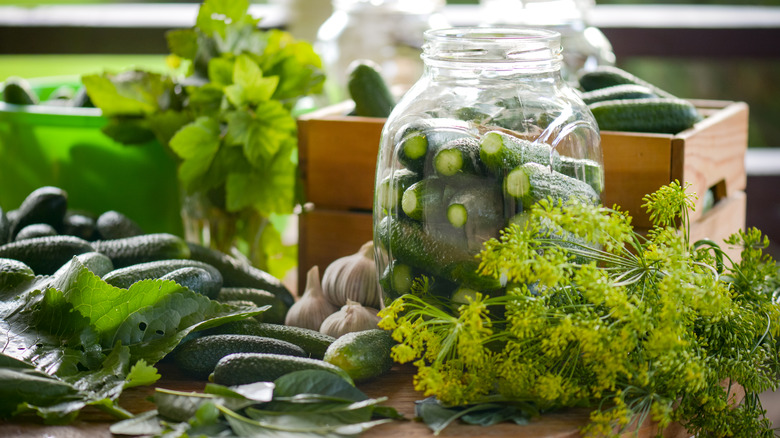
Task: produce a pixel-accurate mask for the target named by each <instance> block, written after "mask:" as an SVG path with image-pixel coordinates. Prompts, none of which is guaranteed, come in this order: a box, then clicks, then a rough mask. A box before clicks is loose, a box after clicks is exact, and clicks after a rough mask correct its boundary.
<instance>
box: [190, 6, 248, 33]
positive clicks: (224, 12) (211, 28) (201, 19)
mask: <svg viewBox="0 0 780 438" xmlns="http://www.w3.org/2000/svg"><path fill="white" fill-rule="evenodd" d="M248 9H249V1H248V0H205V1H204V2H203V4H201V6H200V9H199V10H198V17H197V19H196V22H195V26H196V27H197V28H198V29H199V30H200V31H201V32H203V33H205V34H207V35H210V34H212V33H214V32H216V33H217V34H219V35H222V36H224V35H225V29H226V27H227V26H228V24H229V23H231V22H236V21H240V20H241V19H242V18H243V17H244V16H245V15H246V13H247V10H248Z"/></svg>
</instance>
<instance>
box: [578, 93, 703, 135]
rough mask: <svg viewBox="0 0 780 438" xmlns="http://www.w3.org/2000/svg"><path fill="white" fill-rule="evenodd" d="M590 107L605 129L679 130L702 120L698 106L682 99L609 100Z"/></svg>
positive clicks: (669, 132) (659, 131) (662, 132)
mask: <svg viewBox="0 0 780 438" xmlns="http://www.w3.org/2000/svg"><path fill="white" fill-rule="evenodd" d="M588 107H589V108H590V111H591V112H592V113H593V117H595V118H596V122H598V124H599V129H601V130H602V131H630V132H653V133H659V134H676V133H678V132H681V131H684V130H686V129H688V128H690V127H692V126H693V125H694V124H695V123H696V122H698V121H699V120H701V115H700V114H699V111H698V110H697V109H696V107H695V106H693V104H692V103H690V102H688V101H686V100H682V99H670V98H655V99H632V100H606V101H603V102H597V103H594V104H592V105H588Z"/></svg>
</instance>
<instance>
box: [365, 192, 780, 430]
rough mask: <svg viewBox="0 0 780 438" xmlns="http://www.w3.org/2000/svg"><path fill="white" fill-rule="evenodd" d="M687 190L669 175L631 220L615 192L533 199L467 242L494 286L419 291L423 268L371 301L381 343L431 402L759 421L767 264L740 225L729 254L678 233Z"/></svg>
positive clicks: (773, 369) (773, 291) (626, 416)
mask: <svg viewBox="0 0 780 438" xmlns="http://www.w3.org/2000/svg"><path fill="white" fill-rule="evenodd" d="M693 196H694V195H690V194H688V193H686V187H685V186H682V185H680V184H679V183H677V182H674V183H672V184H670V185H668V186H664V187H663V188H661V189H660V190H659V191H657V192H656V193H653V194H651V195H648V196H646V197H645V199H644V201H645V204H644V207H646V208H647V209H648V212H649V213H650V218H651V220H652V221H653V223H654V226H653V228H652V230H651V231H650V232H649V233H647V234H646V235H642V234H640V233H639V232H637V231H636V230H634V229H633V227H632V226H631V217H630V216H628V215H627V214H626V213H624V212H622V211H620V210H619V209H618V208H617V207H615V208H607V207H604V206H598V205H589V204H582V203H578V202H576V201H571V202H565V203H564V202H560V201H557V200H552V199H548V200H543V201H541V202H539V203H537V204H536V205H534V206H533V207H532V208H531V210H530V211H529V212H527V214H526V217H525V219H524V220H523V221H522V223H516V224H513V225H510V226H509V227H507V228H506V229H505V230H503V231H502V233H501V236H500V238H497V239H492V240H490V241H488V242H486V243H485V245H484V249H483V250H482V251H481V253H480V254H479V255H478V257H479V260H480V271H481V273H482V274H483V275H486V276H492V277H494V278H497V279H500V280H501V282H502V284H504V285H505V286H506V287H505V290H504V291H503V293H495V292H491V293H490V294H487V293H475V294H473V295H471V296H469V298H468V299H467V303H466V304H458V303H455V302H452V301H448V300H447V299H442V298H441V297H436V296H433V295H432V294H428V293H427V290H428V288H429V286H430V284H429V279H427V278H424V277H423V278H420V279H418V280H417V281H416V283H415V287H414V288H413V292H412V293H411V294H407V295H404V296H402V297H400V298H398V299H396V300H395V301H393V302H392V303H391V304H390V305H389V306H388V307H387V308H385V309H384V310H383V311H382V312H381V313H380V316H382V321H381V323H380V326H381V327H383V328H385V329H388V330H392V331H393V336H394V338H395V339H396V340H397V341H398V342H399V344H398V345H397V346H396V347H394V349H393V358H394V359H395V360H396V361H398V362H401V363H404V362H412V363H414V365H415V366H416V367H417V374H416V375H415V377H414V385H415V389H417V390H419V391H422V392H423V393H424V395H425V396H435V397H436V398H437V399H438V401H439V402H440V403H441V404H443V405H445V406H465V405H474V404H479V403H487V402H490V403H496V402H507V403H515V404H517V403H526V404H528V405H529V406H534V409H538V410H539V411H542V412H543V411H545V410H549V409H558V408H564V407H574V406H588V407H590V408H591V409H592V413H591V416H590V422H589V424H588V425H587V426H585V427H584V429H583V433H584V434H585V435H586V436H590V437H601V436H617V435H618V434H619V433H621V432H622V431H625V430H626V429H628V428H630V427H633V426H636V425H638V424H641V423H642V422H643V421H645V420H646V419H648V418H650V419H652V420H654V421H656V422H657V423H658V425H659V427H660V429H661V430H662V429H663V428H665V427H667V426H668V425H669V424H671V423H672V422H679V423H681V424H682V425H683V426H685V427H686V428H687V430H688V431H689V432H690V433H692V434H697V433H698V434H700V435H701V436H703V435H706V436H739V437H764V436H766V437H769V436H773V431H772V430H771V423H770V422H769V421H768V420H766V419H765V417H764V411H763V408H762V407H761V403H760V400H759V399H758V394H759V393H760V392H762V391H766V390H769V389H775V388H777V380H778V379H777V376H778V375H780V374H778V373H779V372H780V356H778V333H779V332H778V328H779V327H780V306H778V295H780V280H778V278H779V277H778V268H777V265H776V263H775V262H774V260H772V258H771V257H769V256H768V255H765V254H763V250H764V249H765V248H766V247H767V245H768V239H767V238H766V237H765V236H763V235H762V234H761V232H760V231H758V230H756V229H750V230H748V231H742V230H740V231H739V232H738V233H736V234H734V235H732V236H731V237H730V238H729V239H727V241H725V242H724V244H725V245H731V246H736V247H740V248H742V251H741V256H740V260H739V261H734V260H731V259H730V258H729V257H728V255H727V254H726V253H725V251H724V250H723V249H722V248H721V246H720V245H718V244H716V243H715V242H712V241H699V242H694V243H693V244H690V242H689V233H690V223H689V221H690V211H692V210H693ZM737 387H739V388H741V389H742V390H744V393H745V396H744V398H743V399H742V400H741V402H740V401H739V400H735V398H734V389H735V388H737Z"/></svg>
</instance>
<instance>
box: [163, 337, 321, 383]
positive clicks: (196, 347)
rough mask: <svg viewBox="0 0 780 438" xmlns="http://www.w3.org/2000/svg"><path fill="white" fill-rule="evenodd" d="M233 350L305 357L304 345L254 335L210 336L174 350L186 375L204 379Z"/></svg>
mask: <svg viewBox="0 0 780 438" xmlns="http://www.w3.org/2000/svg"><path fill="white" fill-rule="evenodd" d="M234 353H271V354H282V355H286V356H297V357H304V356H306V353H305V352H304V351H303V349H302V348H301V347H299V346H297V345H294V344H291V343H289V342H285V341H280V340H279V339H273V338H264V337H262V336H252V335H207V336H201V337H199V338H195V339H191V340H189V341H186V342H184V343H183V344H181V345H180V346H179V347H177V348H176V350H175V351H174V353H173V359H174V362H175V363H176V365H178V367H179V368H180V369H181V370H182V371H183V372H184V373H185V374H187V375H189V376H191V377H194V378H196V379H205V378H207V377H208V376H209V374H211V373H212V372H213V371H214V368H215V367H216V366H217V362H219V361H220V359H222V358H223V357H225V356H227V355H228V354H234Z"/></svg>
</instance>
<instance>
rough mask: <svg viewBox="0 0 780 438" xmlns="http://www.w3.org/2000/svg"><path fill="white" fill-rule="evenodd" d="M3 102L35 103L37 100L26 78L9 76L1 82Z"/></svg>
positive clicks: (17, 103) (16, 103)
mask: <svg viewBox="0 0 780 438" xmlns="http://www.w3.org/2000/svg"><path fill="white" fill-rule="evenodd" d="M3 102H5V103H12V104H15V105H37V104H38V102H39V101H38V96H37V95H36V94H35V93H34V92H33V90H32V88H31V87H30V83H29V82H27V80H26V79H24V78H20V77H17V76H11V77H9V78H7V79H6V80H5V82H3Z"/></svg>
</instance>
